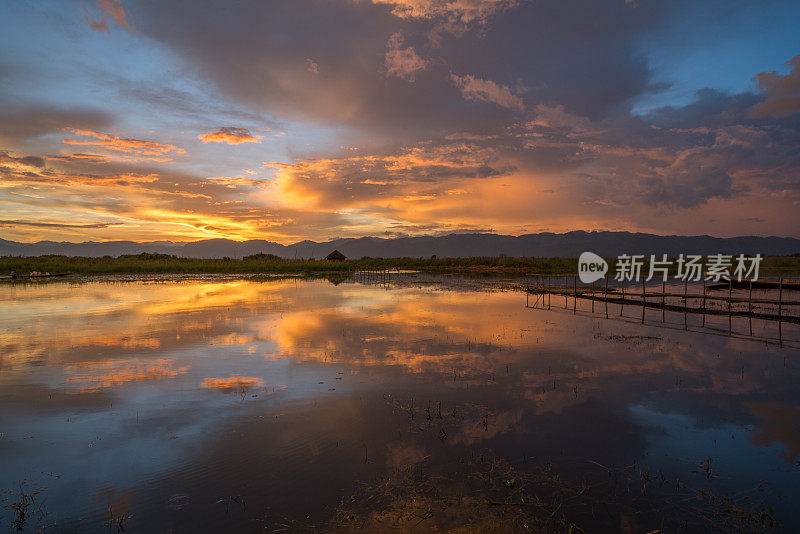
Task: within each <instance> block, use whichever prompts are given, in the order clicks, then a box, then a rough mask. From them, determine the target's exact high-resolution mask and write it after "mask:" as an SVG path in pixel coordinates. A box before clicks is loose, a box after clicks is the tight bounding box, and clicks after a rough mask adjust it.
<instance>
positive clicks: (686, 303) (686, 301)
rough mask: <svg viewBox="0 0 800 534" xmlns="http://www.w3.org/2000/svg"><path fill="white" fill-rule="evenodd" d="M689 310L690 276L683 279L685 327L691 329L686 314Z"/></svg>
mask: <svg viewBox="0 0 800 534" xmlns="http://www.w3.org/2000/svg"><path fill="white" fill-rule="evenodd" d="M688 312H689V278H688V277H687V278H686V279H685V280H684V281H683V329H684V330H688V329H689V321H688V318H687V317H686V315H687V314H688Z"/></svg>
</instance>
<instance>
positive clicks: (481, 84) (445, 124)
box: [0, 0, 800, 244]
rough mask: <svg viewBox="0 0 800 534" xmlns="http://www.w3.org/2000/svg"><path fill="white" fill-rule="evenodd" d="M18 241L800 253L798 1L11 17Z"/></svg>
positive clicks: (358, 0)
mask: <svg viewBox="0 0 800 534" xmlns="http://www.w3.org/2000/svg"><path fill="white" fill-rule="evenodd" d="M0 10H2V13H3V16H2V17H0V238H2V239H8V240H14V241H23V242H34V241H40V240H54V241H72V242H80V241H89V240H92V241H107V240H133V241H157V240H171V241H193V240H198V239H213V238H228V239H235V240H245V239H267V240H270V241H276V242H280V243H284V244H289V243H294V242H297V241H301V240H305V239H311V240H315V241H320V240H327V239H333V238H340V237H361V236H377V237H395V236H407V235H440V234H447V233H452V232H495V233H501V234H513V235H521V234H527V233H536V232H567V231H572V230H626V231H638V232H650V233H656V234H662V235H673V234H678V235H699V234H709V235H715V236H722V237H729V236H736V235H778V236H789V237H800V209H798V208H800V32H797V31H796V28H797V26H798V24H800V3H798V2H796V1H772V0H762V1H758V2H756V1H752V2H745V1H738V0H727V1H717V0H709V1H706V2H695V1H684V0H675V1H670V2H661V1H653V0H636V1H631V0H482V1H481V0H291V1H288V0H284V1H270V0H241V1H237V2H231V3H219V2H212V1H210V0H191V1H189V0H175V1H171V2H160V1H157V0H85V1H71V0H60V1H46V0H18V1H11V0H0Z"/></svg>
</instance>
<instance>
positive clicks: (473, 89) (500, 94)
mask: <svg viewBox="0 0 800 534" xmlns="http://www.w3.org/2000/svg"><path fill="white" fill-rule="evenodd" d="M451 79H452V80H453V83H455V84H456V86H457V87H458V88H459V89H460V90H461V94H462V96H463V97H464V98H466V99H467V100H475V101H478V102H491V103H493V104H497V105H498V106H501V107H504V108H508V109H512V110H515V111H525V104H524V103H523V102H522V99H521V98H520V97H518V96H516V95H514V94H512V93H511V90H510V89H509V88H508V87H506V86H505V85H498V84H496V83H495V82H493V81H491V80H482V79H480V78H476V77H474V76H470V75H467V76H457V75H455V74H452V75H451Z"/></svg>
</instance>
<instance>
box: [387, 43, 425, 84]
mask: <svg viewBox="0 0 800 534" xmlns="http://www.w3.org/2000/svg"><path fill="white" fill-rule="evenodd" d="M402 44H403V36H402V35H401V34H400V33H395V34H393V35H392V36H391V37H389V42H388V43H387V44H386V48H387V50H386V58H385V63H384V64H385V66H386V75H387V76H397V77H398V78H402V79H403V80H406V81H408V82H413V81H414V75H415V73H416V72H417V71H420V70H423V69H425V67H427V66H428V62H427V61H426V60H424V59H422V58H421V57H419V56H418V55H417V52H416V51H415V50H414V47H413V46H409V47H408V48H400V47H401V45H402Z"/></svg>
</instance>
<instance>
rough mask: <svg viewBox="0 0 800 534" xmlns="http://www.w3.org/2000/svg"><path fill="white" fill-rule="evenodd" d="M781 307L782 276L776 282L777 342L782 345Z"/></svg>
mask: <svg viewBox="0 0 800 534" xmlns="http://www.w3.org/2000/svg"><path fill="white" fill-rule="evenodd" d="M782 309H783V278H781V280H780V282H778V344H779V345H780V346H781V347H783V325H782V322H781V315H782Z"/></svg>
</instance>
